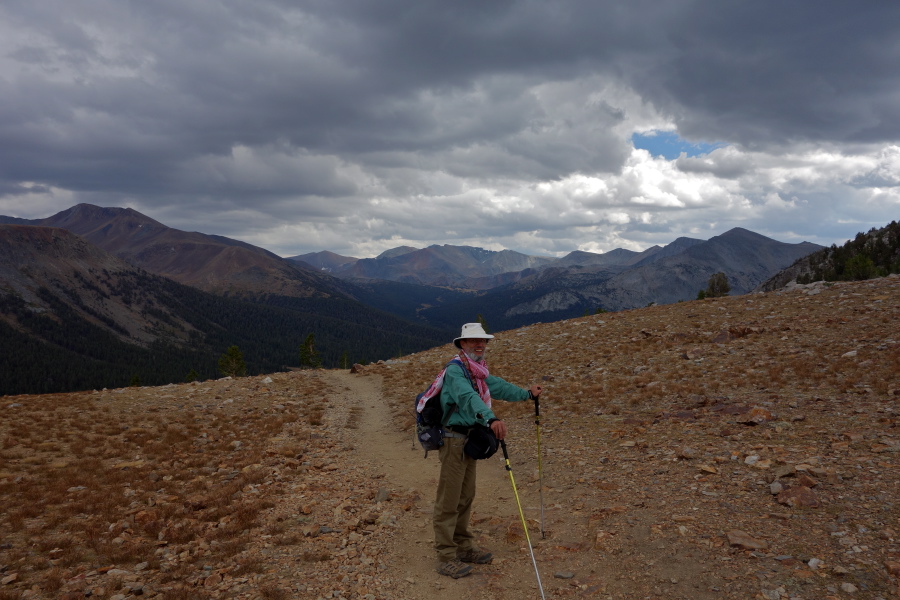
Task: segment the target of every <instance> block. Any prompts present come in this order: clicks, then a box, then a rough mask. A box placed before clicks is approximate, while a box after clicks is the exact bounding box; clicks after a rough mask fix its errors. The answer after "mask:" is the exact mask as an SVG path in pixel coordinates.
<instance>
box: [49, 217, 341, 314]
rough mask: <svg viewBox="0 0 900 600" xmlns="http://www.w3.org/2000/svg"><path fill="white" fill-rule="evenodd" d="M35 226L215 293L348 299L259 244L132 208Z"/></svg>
mask: <svg viewBox="0 0 900 600" xmlns="http://www.w3.org/2000/svg"><path fill="white" fill-rule="evenodd" d="M36 224H40V225H43V226H51V227H61V228H64V229H67V230H69V231H71V232H72V233H75V234H77V235H80V236H81V237H83V238H85V239H86V240H88V241H89V242H91V243H92V244H95V245H96V246H98V247H100V248H103V249H104V250H106V251H108V252H112V253H113V254H115V255H117V256H119V257H121V258H123V259H125V260H126V261H128V262H129V263H131V264H133V265H135V266H139V267H141V268H143V269H146V270H147V271H150V272H151V273H156V274H158V275H163V276H165V277H169V278H171V279H174V280H175V281H178V282H179V283H183V284H186V285H190V286H194V287H197V288H200V289H202V290H205V291H208V292H214V293H232V294H238V295H244V294H252V295H255V294H277V295H284V296H296V297H309V296H332V295H337V296H345V295H346V294H345V293H344V292H342V291H340V289H339V288H338V287H337V286H336V285H335V284H334V282H333V281H331V280H330V278H328V277H327V276H325V275H321V274H319V273H316V272H312V271H309V270H305V269H302V268H301V267H298V266H297V265H295V264H294V263H291V262H290V261H287V260H285V259H282V258H281V257H279V256H277V255H275V254H273V253H271V252H269V251H267V250H263V249H262V248H258V247H256V246H252V245H250V244H247V243H244V242H239V241H237V240H232V239H229V238H226V237H221V236H213V235H206V234H203V233H197V232H186V231H180V230H178V229H173V228H171V227H167V226H166V225H163V224H162V223H159V222H158V221H154V220H153V219H151V218H150V217H147V216H145V215H142V214H141V213H139V212H137V211H135V210H133V209H131V208H101V207H98V206H93V205H90V204H79V205H77V206H73V207H72V208H70V209H68V210H64V211H62V212H60V213H58V214H56V215H53V216H52V217H48V218H46V219H41V220H40V221H37V222H36Z"/></svg>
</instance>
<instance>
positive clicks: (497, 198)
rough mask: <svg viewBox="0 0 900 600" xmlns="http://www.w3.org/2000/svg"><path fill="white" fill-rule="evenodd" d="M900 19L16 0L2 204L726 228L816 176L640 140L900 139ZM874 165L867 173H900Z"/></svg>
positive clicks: (890, 8)
mask: <svg viewBox="0 0 900 600" xmlns="http://www.w3.org/2000/svg"><path fill="white" fill-rule="evenodd" d="M897 31H900V5H897V4H896V3H891V2H870V1H863V2H857V3H844V2H834V1H825V2H807V1H801V2H787V3H785V2H771V1H768V2H712V1H689V0H671V1H668V2H658V1H656V0H654V1H652V2H651V1H649V0H637V1H632V2H627V3H626V2H619V1H615V2H613V1H603V2H597V1H593V0H592V1H587V0H584V1H581V2H564V3H563V2H512V1H503V0H500V1H497V2H483V1H478V2H476V1H471V2H470V1H463V2H453V3H446V2H437V1H420V2H410V1H409V0H386V1H384V2H371V1H368V0H356V1H350V2H328V1H324V0H319V1H316V0H309V1H305V2H293V1H287V0H284V1H279V0H259V1H257V2H252V3H240V2H229V1H225V0H222V1H213V0H192V1H191V2H183V1H176V0H159V1H154V2H130V3H122V2H116V1H114V0H94V1H84V2H71V1H69V0H46V1H42V2H33V1H24V0H10V1H7V2H4V3H3V4H2V5H0V193H3V194H5V196H4V197H12V196H16V195H18V196H19V199H18V200H17V201H16V203H12V202H10V203H8V204H5V205H0V213H9V212H12V210H13V209H20V207H22V206H26V207H31V210H37V208H35V207H41V208H43V207H44V206H45V205H52V204H53V202H66V203H68V202H72V201H80V200H87V201H90V200H94V201H96V200H98V199H103V200H105V201H106V203H107V204H113V205H118V204H122V203H124V202H129V203H131V204H132V205H134V206H137V207H139V208H140V209H143V210H145V211H150V210H151V209H154V208H155V209H156V210H157V211H158V213H157V214H159V215H163V214H165V215H167V216H171V217H172V219H173V220H174V222H171V221H170V224H173V225H182V226H185V224H186V223H190V221H191V219H193V218H195V216H196V215H197V214H198V213H203V212H207V213H208V212H218V213H220V214H221V215H222V216H221V217H217V218H218V219H220V220H217V221H213V222H211V224H214V223H219V224H220V225H221V228H220V229H219V230H217V231H211V232H213V233H223V234H226V235H234V236H236V237H240V236H241V235H242V229H241V223H246V222H247V221H248V217H247V214H246V213H245V212H242V211H243V209H245V208H247V209H248V210H249V209H251V208H252V211H254V213H253V214H254V219H255V220H257V221H265V220H266V219H267V218H268V219H271V220H272V223H273V224H272V225H271V226H270V227H271V228H274V227H276V225H275V223H279V224H283V223H290V222H295V223H298V225H297V226H298V227H308V228H309V231H312V230H316V231H317V232H320V233H321V232H323V231H326V230H328V228H333V229H334V230H335V231H339V232H340V234H336V235H338V237H341V238H343V239H351V238H354V237H355V236H358V239H362V238H363V237H366V236H368V238H367V239H371V240H383V239H390V238H391V236H394V235H410V234H414V233H415V231H416V230H417V228H420V227H421V225H422V223H423V222H434V220H435V219H437V220H438V221H441V220H442V219H444V218H446V214H447V211H450V212H453V211H455V210H457V207H458V206H459V205H461V206H471V205H472V203H483V204H484V205H485V206H484V212H483V213H482V212H481V211H477V210H476V211H470V212H469V213H468V214H469V215H470V216H469V221H466V220H465V219H463V220H462V221H461V222H459V223H455V222H454V228H455V229H458V230H460V231H468V232H470V234H471V235H472V236H474V235H475V234H477V233H481V234H484V235H486V236H488V237H490V238H491V239H494V240H498V241H497V242H496V243H497V244H506V243H509V242H510V240H512V239H514V238H515V237H516V236H517V235H520V234H521V232H523V231H533V230H535V229H537V228H542V229H543V230H544V231H546V232H547V239H545V240H544V241H543V242H542V243H543V244H544V247H545V248H551V247H553V248H555V247H556V246H557V245H558V244H557V241H556V240H557V239H559V238H556V237H555V236H557V235H558V236H560V237H561V236H564V235H569V236H576V235H579V234H578V233H577V231H575V230H573V229H572V228H573V227H577V224H578V222H579V221H581V222H583V223H585V227H587V228H588V229H589V226H596V227H607V228H609V227H615V226H618V227H621V229H622V231H629V230H631V231H635V232H641V231H669V230H671V231H675V230H679V229H678V228H679V226H678V225H677V224H676V223H675V221H673V220H672V219H675V218H676V217H675V216H673V214H672V213H673V212H674V211H677V209H679V208H683V207H690V208H691V209H692V210H693V211H694V214H695V215H696V214H697V211H699V210H700V208H699V207H702V206H705V207H707V208H708V209H709V210H710V211H713V212H708V213H704V214H703V217H702V218H703V219H705V220H707V221H708V222H709V221H714V220H718V219H717V218H716V216H717V215H716V214H715V210H718V209H716V208H710V207H713V206H714V205H715V206H719V204H716V203H717V202H718V203H720V204H721V205H722V206H726V205H727V206H729V207H731V214H737V213H736V212H735V210H736V208H735V207H740V206H750V205H752V204H753V203H752V202H749V203H746V202H745V203H744V204H743V205H742V204H741V203H740V202H738V201H737V200H736V198H737V197H738V196H740V195H741V194H743V193H745V192H744V191H742V190H745V191H746V194H747V197H750V196H753V197H754V198H758V197H774V196H771V194H773V193H774V194H776V195H777V194H778V193H781V192H782V191H784V193H786V194H787V193H788V192H790V193H793V192H791V190H780V188H778V187H777V186H778V184H777V183H771V182H773V181H775V182H777V181H782V180H784V181H795V179H796V178H794V179H791V178H788V177H785V178H782V179H779V177H778V176H777V175H771V174H769V175H766V176H765V177H764V178H763V180H760V181H757V180H755V179H753V178H754V176H755V175H754V174H755V173H756V171H755V170H754V169H760V168H762V169H764V170H765V169H774V167H771V166H769V165H770V163H769V162H767V161H765V160H762V159H761V158H760V157H758V156H753V157H748V156H745V155H743V154H741V153H740V152H738V151H731V152H721V151H719V152H715V153H710V156H700V157H691V158H687V157H683V158H681V159H678V161H677V170H669V169H668V167H666V166H665V165H664V164H663V163H659V164H658V165H656V166H653V165H655V164H656V163H652V162H651V163H646V164H643V165H640V164H635V163H633V159H632V156H631V153H632V151H633V148H632V144H631V139H632V137H631V136H632V134H633V133H634V132H635V131H638V130H640V129H641V128H642V127H644V128H647V127H650V128H652V127H655V126H659V125H660V124H665V125H667V126H671V127H674V128H676V129H677V132H678V133H679V134H680V135H681V136H683V137H685V138H691V140H692V141H696V140H706V141H710V142H720V143H725V144H732V145H733V146H734V147H736V148H742V149H744V150H747V151H765V152H769V153H771V154H772V155H779V154H784V153H787V152H790V151H791V149H795V148H798V147H804V148H811V147H812V145H815V144H825V145H829V146H830V147H833V148H835V152H837V153H840V152H847V151H846V148H844V145H846V144H847V143H853V144H856V145H857V146H859V147H863V148H864V149H863V150H860V152H862V153H866V152H869V150H868V149H866V148H865V147H866V145H867V144H893V143H896V140H897V139H898V138H900V131H898V128H900V114H898V112H900V108H898V107H900V72H898V70H897V69H896V64H898V58H900V56H898V54H900V42H898V37H900V36H898V35H897V33H896V32H897ZM847 153H848V154H849V152H847ZM823 160H824V159H823ZM872 160H873V161H874V162H873V164H872V165H868V166H867V165H860V166H858V167H857V171H856V172H854V173H853V174H849V175H848V176H847V178H846V179H847V181H851V182H853V185H856V186H857V187H859V186H865V185H870V184H871V185H874V184H875V183H877V182H881V181H894V180H895V179H896V178H895V177H893V175H892V172H891V170H892V167H893V165H894V164H895V162H892V161H893V159H891V160H888V161H884V160H881V159H877V158H873V159H872ZM879 160H881V162H879ZM801 163H802V165H803V166H804V168H807V167H808V165H810V164H818V163H816V162H815V161H812V162H803V161H798V164H801ZM875 163H877V164H875ZM760 165H763V166H762V167H760ZM654 169H656V171H654ZM660 173H664V176H665V177H668V178H670V179H671V181H669V182H665V181H664V182H660V181H659V179H660V177H661V176H660V175H659V174H660ZM767 173H768V171H767ZM582 176H585V177H589V178H609V181H607V182H606V184H605V186H603V185H599V184H598V183H597V182H595V181H592V182H587V183H585V182H583V181H581V180H580V179H578V178H580V177H582ZM681 176H692V177H696V178H702V177H706V178H710V181H712V180H715V181H714V182H713V183H709V182H705V183H704V182H700V181H699V180H692V181H690V182H688V181H685V182H682V183H680V184H679V183H678V181H677V180H678V178H679V177H681ZM766 177H767V178H768V179H766ZM616 178H619V179H616ZM854 178H855V179H854ZM721 179H726V180H729V181H732V182H734V185H740V186H742V189H731V188H728V185H725V184H723V183H722V182H721V181H720V180H721ZM679 185H680V187H679ZM598 186H599V187H598ZM648 186H649V187H648ZM600 188H604V189H600ZM649 188H653V189H649ZM22 190H24V191H22ZM47 190H54V191H53V192H52V195H51V194H50V193H48V192H47ZM29 194H31V195H32V196H35V195H38V194H43V195H44V202H43V203H35V202H31V201H29V200H28V198H27V196H28V195H29ZM767 195H768V196H767ZM825 196H827V197H836V195H835V194H832V195H831V196H828V194H827V193H825ZM54 198H56V200H54ZM772 202H774V201H772ZM893 202H895V200H894V199H893V197H889V198H887V199H886V200H885V199H883V200H881V204H880V205H879V206H887V207H890V206H892V203H893ZM775 204H777V203H775ZM775 204H773V206H774V205H775ZM788 204H789V203H788ZM212 207H218V211H216V210H214V209H213V208H212ZM56 208H57V209H62V208H66V206H57V207H56ZM410 211H413V213H416V214H411V213H410ZM648 211H658V212H657V213H655V214H657V215H659V216H656V217H654V216H653V215H648V214H645V213H647V212H648ZM723 212H724V209H723ZM664 213H665V214H666V216H662V215H663V214H664ZM351 214H352V215H353V217H348V216H347V215H351ZM454 214H455V213H454ZM482 214H483V218H484V219H488V220H489V219H500V224H496V223H495V224H491V225H483V224H480V223H479V224H473V223H472V222H471V219H473V218H474V217H472V216H471V215H482ZM23 216H46V215H43V214H41V215H36V214H28V215H23ZM341 216H343V217H344V218H343V219H342V220H338V217H341ZM684 218H685V219H687V218H688V217H684ZM693 218H696V217H693ZM748 218H749V217H748ZM179 219H180V221H179ZM329 219H332V220H329ZM654 219H656V220H654ZM307 221H308V222H307ZM454 221H455V219H454ZM256 227H257V229H255V230H254V231H258V232H259V233H258V235H259V238H258V239H257V242H258V243H264V242H265V241H266V239H265V235H266V234H265V233H264V231H265V230H266V226H265V225H257V226H256ZM354 227H357V228H362V229H363V230H364V233H359V230H354V229H353V228H354ZM379 227H380V228H381V229H379ZM194 228H196V226H194ZM588 229H585V231H586V233H583V236H584V237H582V238H577V237H571V238H568V239H565V241H566V242H571V243H574V244H579V243H588V242H589V241H590V239H591V238H590V236H592V235H598V234H596V232H592V231H588ZM273 230H274V229H273ZM682 230H683V229H682ZM304 231H306V230H304ZM351 232H357V233H355V234H354V233H351ZM272 235H273V236H276V234H275V233H273V234H272ZM322 235H325V234H324V233H323V234H322ZM464 235H466V234H463V233H459V234H458V236H460V237H459V239H462V237H463V236H464ZM604 235H607V236H611V237H610V239H614V238H615V236H614V235H612V234H611V233H609V232H608V231H607V233H606V234H604ZM284 236H285V237H286V236H287V234H284ZM273 239H274V238H273ZM282 239H283V238H282ZM635 239H636V238H635ZM323 240H324V238H323ZM277 243H278V244H282V245H284V244H286V242H283V241H278V242H277ZM473 243H476V244H477V240H473ZM295 253H299V250H298V251H297V252H295Z"/></svg>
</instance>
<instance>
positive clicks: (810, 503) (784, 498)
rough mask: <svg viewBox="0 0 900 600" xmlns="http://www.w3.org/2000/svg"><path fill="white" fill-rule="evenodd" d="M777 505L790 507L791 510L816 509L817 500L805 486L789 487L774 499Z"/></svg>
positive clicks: (813, 493) (812, 492)
mask: <svg viewBox="0 0 900 600" xmlns="http://www.w3.org/2000/svg"><path fill="white" fill-rule="evenodd" d="M775 499H776V500H777V501H778V503H779V504H784V505H785V506H790V507H791V508H797V507H801V506H803V507H807V508H818V507H819V506H820V504H819V498H818V496H816V493H815V492H814V491H812V490H811V489H810V488H808V487H806V486H805V485H800V486H796V487H790V488H787V489H786V490H784V491H782V492H781V493H779V494H778V496H777V497H776V498H775Z"/></svg>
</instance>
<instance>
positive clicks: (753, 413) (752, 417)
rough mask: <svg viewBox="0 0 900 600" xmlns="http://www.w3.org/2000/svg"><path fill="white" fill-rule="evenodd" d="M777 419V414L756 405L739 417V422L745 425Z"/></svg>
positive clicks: (760, 423)
mask: <svg viewBox="0 0 900 600" xmlns="http://www.w3.org/2000/svg"><path fill="white" fill-rule="evenodd" d="M774 419H775V416H774V415H773V414H772V413H771V412H770V411H768V410H766V409H765V408H763V407H761V406H754V407H753V408H751V409H750V410H749V411H747V413H746V414H744V415H742V416H741V418H739V419H738V423H743V424H745V425H762V424H763V423H768V422H769V421H772V420H774Z"/></svg>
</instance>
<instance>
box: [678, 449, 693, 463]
mask: <svg viewBox="0 0 900 600" xmlns="http://www.w3.org/2000/svg"><path fill="white" fill-rule="evenodd" d="M678 458H681V459H684V460H693V459H695V458H697V451H696V450H695V449H693V448H690V447H688V446H685V447H683V448H681V449H679V450H678Z"/></svg>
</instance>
